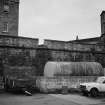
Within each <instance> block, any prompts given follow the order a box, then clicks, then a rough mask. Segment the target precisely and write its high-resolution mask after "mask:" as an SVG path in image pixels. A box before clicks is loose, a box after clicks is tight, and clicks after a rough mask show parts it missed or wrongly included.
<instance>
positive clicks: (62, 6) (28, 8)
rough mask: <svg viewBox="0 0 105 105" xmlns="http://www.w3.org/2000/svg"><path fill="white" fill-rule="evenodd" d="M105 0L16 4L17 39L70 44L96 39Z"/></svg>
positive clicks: (41, 0)
mask: <svg viewBox="0 0 105 105" xmlns="http://www.w3.org/2000/svg"><path fill="white" fill-rule="evenodd" d="M102 10H105V0H20V10H19V36H24V37H31V38H39V40H40V41H39V42H40V43H43V39H51V40H62V41H70V40H75V39H76V36H77V35H78V37H79V39H84V38H93V37H99V36H100V35H101V24H100V14H101V12H102Z"/></svg>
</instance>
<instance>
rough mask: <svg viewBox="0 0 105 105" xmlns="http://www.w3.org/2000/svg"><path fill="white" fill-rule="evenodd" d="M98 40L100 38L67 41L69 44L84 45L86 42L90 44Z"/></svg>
mask: <svg viewBox="0 0 105 105" xmlns="http://www.w3.org/2000/svg"><path fill="white" fill-rule="evenodd" d="M99 39H100V37H95V38H87V39H79V40H72V41H69V42H78V43H86V42H91V41H99Z"/></svg>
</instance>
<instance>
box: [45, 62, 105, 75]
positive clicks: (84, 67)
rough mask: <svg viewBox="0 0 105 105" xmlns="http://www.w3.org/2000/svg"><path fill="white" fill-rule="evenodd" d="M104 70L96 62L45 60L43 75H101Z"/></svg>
mask: <svg viewBox="0 0 105 105" xmlns="http://www.w3.org/2000/svg"><path fill="white" fill-rule="evenodd" d="M102 75H104V70H103V67H102V66H101V64H99V63H97V62H47V63H46V65H45V68H44V76H45V77H55V76H102Z"/></svg>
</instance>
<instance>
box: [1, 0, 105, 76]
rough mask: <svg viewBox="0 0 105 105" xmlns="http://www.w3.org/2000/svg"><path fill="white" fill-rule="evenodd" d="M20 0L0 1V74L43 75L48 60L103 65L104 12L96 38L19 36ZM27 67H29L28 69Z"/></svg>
mask: <svg viewBox="0 0 105 105" xmlns="http://www.w3.org/2000/svg"><path fill="white" fill-rule="evenodd" d="M18 20H19V0H0V65H1V66H0V74H1V75H4V76H15V77H16V76H19V77H24V76H25V75H26V76H33V75H34V76H36V75H43V71H44V65H45V63H46V62H47V61H67V62H68V61H69V62H71V61H72V62H80V61H87V62H91V61H94V62H99V63H101V64H102V66H103V67H105V64H104V62H105V46H104V45H105V44H104V42H105V40H104V39H105V35H104V34H105V22H104V21H105V12H104V11H103V12H102V14H101V32H102V35H100V37H96V38H89V39H82V40H79V39H77V40H73V41H58V40H48V39H45V41H44V44H43V45H42V46H41V45H39V41H38V39H35V38H33V39H32V38H26V37H19V36H18ZM27 68H28V69H27Z"/></svg>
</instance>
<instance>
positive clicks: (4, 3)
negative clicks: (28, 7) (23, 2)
mask: <svg viewBox="0 0 105 105" xmlns="http://www.w3.org/2000/svg"><path fill="white" fill-rule="evenodd" d="M18 20H19V0H0V35H9V36H18Z"/></svg>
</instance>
